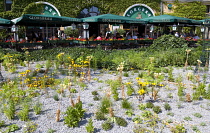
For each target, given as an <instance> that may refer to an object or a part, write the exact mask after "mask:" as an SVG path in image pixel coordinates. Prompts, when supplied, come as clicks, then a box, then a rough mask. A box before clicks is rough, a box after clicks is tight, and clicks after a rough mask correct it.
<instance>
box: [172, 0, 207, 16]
mask: <svg viewBox="0 0 210 133" xmlns="http://www.w3.org/2000/svg"><path fill="white" fill-rule="evenodd" d="M173 10H174V13H172V14H171V15H175V16H179V17H184V18H190V19H196V20H201V19H204V18H205V16H206V14H205V12H206V6H205V5H204V4H203V3H202V2H200V1H194V2H184V3H183V2H182V3H181V2H180V3H179V2H178V3H176V4H175V8H174V9H173Z"/></svg>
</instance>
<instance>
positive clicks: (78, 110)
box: [64, 101, 85, 127]
mask: <svg viewBox="0 0 210 133" xmlns="http://www.w3.org/2000/svg"><path fill="white" fill-rule="evenodd" d="M84 112H85V111H84V110H83V108H82V102H81V101H80V102H78V103H77V104H76V105H75V106H74V107H72V106H69V107H68V108H67V110H66V112H65V115H66V116H65V117H64V124H66V125H67V126H68V127H77V126H78V124H79V121H80V120H81V118H82V117H83V116H84Z"/></svg>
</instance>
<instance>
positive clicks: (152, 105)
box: [146, 102, 154, 108]
mask: <svg viewBox="0 0 210 133" xmlns="http://www.w3.org/2000/svg"><path fill="white" fill-rule="evenodd" d="M153 107H154V104H153V103H152V102H148V103H146V108H153Z"/></svg>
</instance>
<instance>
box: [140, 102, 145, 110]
mask: <svg viewBox="0 0 210 133" xmlns="http://www.w3.org/2000/svg"><path fill="white" fill-rule="evenodd" d="M138 107H139V109H140V110H145V109H146V108H147V106H146V105H145V104H143V103H141V104H139V105H138Z"/></svg>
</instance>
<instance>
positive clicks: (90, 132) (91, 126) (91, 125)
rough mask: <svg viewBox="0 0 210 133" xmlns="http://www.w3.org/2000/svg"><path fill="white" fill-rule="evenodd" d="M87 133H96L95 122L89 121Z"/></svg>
mask: <svg viewBox="0 0 210 133" xmlns="http://www.w3.org/2000/svg"><path fill="white" fill-rule="evenodd" d="M85 128H86V131H87V132H88V133H93V132H94V126H93V121H92V119H89V121H88V124H87V126H86V127H85Z"/></svg>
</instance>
